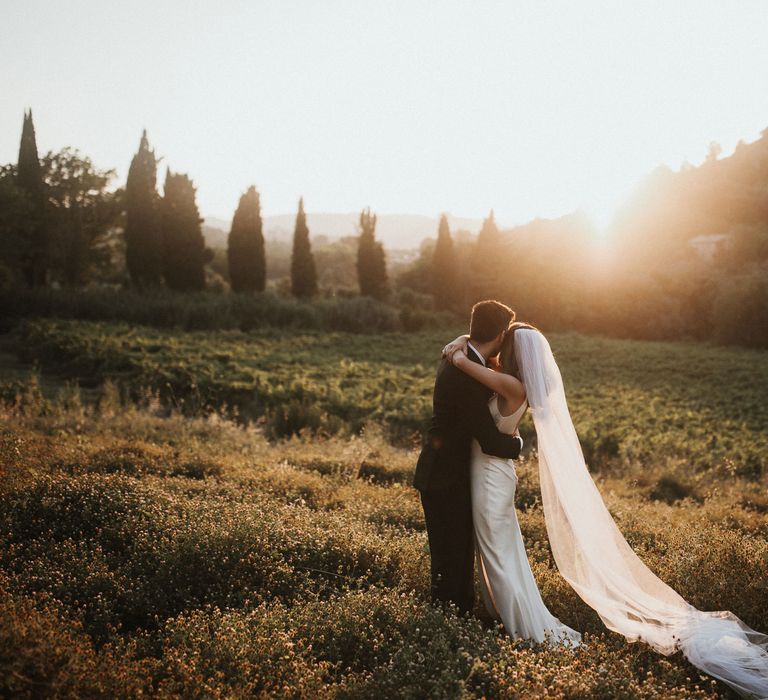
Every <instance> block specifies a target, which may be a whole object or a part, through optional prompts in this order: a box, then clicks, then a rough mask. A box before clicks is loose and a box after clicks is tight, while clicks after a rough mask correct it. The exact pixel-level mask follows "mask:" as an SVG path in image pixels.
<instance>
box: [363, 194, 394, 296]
mask: <svg viewBox="0 0 768 700" xmlns="http://www.w3.org/2000/svg"><path fill="white" fill-rule="evenodd" d="M375 233H376V215H375V214H371V209H370V207H369V208H368V209H364V210H363V211H362V212H360V237H359V238H358V245H357V283H358V285H359V287H360V294H361V295H363V296H369V297H373V298H374V299H385V298H386V296H387V294H388V292H389V288H388V282H387V264H386V256H385V254H384V247H383V246H382V245H381V243H379V242H378V241H377V240H376V238H375Z"/></svg>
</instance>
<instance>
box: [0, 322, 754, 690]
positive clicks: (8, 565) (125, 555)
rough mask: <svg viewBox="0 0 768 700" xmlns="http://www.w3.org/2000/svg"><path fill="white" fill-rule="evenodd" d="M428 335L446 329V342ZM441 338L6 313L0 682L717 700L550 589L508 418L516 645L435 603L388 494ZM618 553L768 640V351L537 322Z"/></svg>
mask: <svg viewBox="0 0 768 700" xmlns="http://www.w3.org/2000/svg"><path fill="white" fill-rule="evenodd" d="M451 332H452V331H451ZM447 333H449V331H447V330H444V331H423V332H418V333H414V334H411V335H406V334H386V333H382V334H377V335H367V336H363V335H351V334H340V333H324V332H313V333H307V332H302V333H297V332H295V331H289V330H279V329H272V330H263V331H257V332H250V333H245V332H242V331H220V332H202V331H201V332H181V331H171V330H158V329H152V328H149V327H141V326H134V327H129V326H127V325H124V324H121V323H113V322H109V323H102V322H99V323H97V322H85V321H63V320H58V321H56V320H37V321H29V322H27V323H25V324H23V325H22V326H20V327H19V328H17V329H16V331H15V332H14V333H13V334H12V335H10V336H8V335H6V336H5V337H4V340H3V344H2V354H1V355H0V358H2V367H3V373H2V377H3V380H2V392H3V401H4V403H3V409H2V413H3V415H2V420H3V428H2V433H1V434H0V445H1V447H2V453H1V454H2V463H1V464H0V469H2V472H1V473H2V481H1V482H0V483H1V487H0V488H2V499H1V500H0V523H2V527H1V528H0V533H2V534H0V538H2V541H0V578H1V579H2V586H1V587H0V588H1V589H2V593H1V594H0V607H2V618H3V620H4V624H3V625H2V626H1V627H0V634H1V635H2V639H0V647H2V649H3V650H4V651H3V656H2V670H3V676H2V678H3V680H2V683H3V685H2V688H3V692H4V693H6V694H11V695H17V696H27V697H39V696H41V695H47V694H53V695H58V696H79V697H94V696H103V697H135V696H136V695H138V694H139V693H151V694H155V695H157V696H159V697H244V696H249V697H251V696H281V697H370V698H374V697H375V698H381V697H390V696H394V695H397V696H412V697H424V696H429V697H435V698H444V697H460V696H465V697H481V696H486V697H507V696H517V697H602V698H616V697H626V698H629V697H643V698H651V697H654V698H688V697H730V695H729V691H727V689H726V688H725V686H723V685H722V684H717V683H715V682H714V681H712V680H711V679H708V678H704V677H702V676H701V675H700V674H699V673H698V672H697V671H696V669H695V668H693V667H692V666H690V665H689V664H688V663H687V662H685V661H684V660H683V659H681V658H680V657H679V655H677V656H672V657H669V658H664V657H661V656H659V655H658V654H655V653H653V652H651V651H650V650H649V649H648V648H647V647H646V646H644V645H643V644H640V643H637V644H628V643H626V642H625V641H624V639H623V638H621V637H619V636H618V635H614V634H611V633H608V632H606V631H605V628H604V627H603V626H602V624H601V623H600V621H599V619H598V618H597V616H596V615H595V614H594V613H593V612H592V610H591V609H589V608H588V607H587V606H586V605H585V604H583V603H582V602H581V600H580V599H579V598H578V597H577V596H576V594H575V593H574V592H573V591H572V589H571V588H570V587H569V586H568V585H567V584H566V583H565V582H564V581H563V580H562V579H561V577H560V576H559V574H558V573H557V569H556V567H555V565H554V563H553V561H552V559H551V555H550V551H549V545H548V540H547V535H546V531H545V528H544V518H543V513H542V510H541V506H540V497H539V489H538V478H537V467H536V458H535V445H534V438H533V435H532V426H531V424H530V423H529V422H527V423H526V425H525V431H524V434H525V436H526V442H527V446H528V454H527V457H526V458H525V460H524V461H523V463H522V464H521V467H520V469H519V473H520V475H521V478H520V485H519V488H518V494H517V507H518V510H519V515H520V521H521V526H522V528H523V534H524V537H525V541H526V546H527V548H528V553H529V557H530V559H531V562H532V566H533V569H534V573H535V575H536V578H537V581H538V583H539V586H540V588H541V590H542V594H543V597H544V600H545V602H546V604H547V605H548V606H549V608H550V609H551V610H552V611H553V613H554V614H555V615H557V616H558V617H560V619H562V620H563V621H564V622H565V623H566V624H569V625H571V626H573V627H575V628H577V629H579V630H582V631H585V632H586V633H587V637H586V641H587V643H586V644H585V645H584V647H583V648H581V649H579V650H577V651H575V652H573V651H566V650H563V649H555V650H551V649H546V648H543V647H542V648H529V647H528V646H527V645H526V644H524V643H522V642H512V641H510V640H509V639H508V638H506V637H505V635H504V634H503V632H502V631H501V630H500V629H498V628H496V627H495V626H494V624H493V622H492V621H491V620H489V619H488V618H487V615H486V614H485V613H484V611H483V610H482V609H481V607H480V605H479V603H478V606H477V608H476V611H475V612H476V616H475V617H474V618H468V619H461V618H458V617H455V616H453V615H447V616H446V615H445V614H443V613H442V612H440V611H438V610H436V609H433V608H432V607H431V606H430V605H429V604H428V603H427V602H426V601H427V596H428V585H429V582H428V579H429V554H428V550H427V544H426V534H425V531H424V522H423V516H422V513H421V506H420V504H419V501H418V496H417V493H416V492H415V491H414V490H413V489H412V488H411V487H410V485H409V482H410V478H411V474H412V470H413V466H414V463H415V457H416V454H417V453H416V449H415V447H416V439H417V438H416V436H417V435H418V432H419V430H420V429H421V428H422V427H423V425H424V421H425V420H426V419H428V417H429V411H430V401H431V384H432V380H433V372H434V368H435V366H436V362H437V354H438V353H439V348H440V347H442V345H443V344H444V343H445V342H446V340H448V339H449V337H446V334H447ZM551 342H552V346H553V349H554V350H555V354H556V356H557V357H558V360H559V363H560V365H561V367H562V370H563V375H564V378H565V383H566V390H567V392H568V397H569V402H570V408H571V411H572V413H573V416H574V422H575V424H576V427H577V430H578V431H579V434H580V437H581V440H582V445H583V447H584V451H585V454H586V456H587V461H588V463H589V464H590V467H591V469H592V471H593V475H594V477H595V479H596V480H597V483H598V485H599V488H600V490H601V492H602V494H603V496H604V498H605V500H606V502H607V504H608V506H609V509H610V510H611V513H612V514H613V515H614V517H615V518H616V520H617V522H618V524H619V527H620V528H621V530H622V532H623V533H624V535H625V536H626V537H627V539H628V541H629V542H630V544H631V545H632V546H633V547H634V548H635V550H636V551H637V552H638V553H639V554H640V556H641V557H642V558H643V559H644V561H646V562H647V563H648V565H649V566H650V567H651V568H652V569H653V570H654V571H655V572H656V573H657V574H658V575H659V576H660V577H661V578H662V579H664V580H665V581H666V582H667V583H669V584H670V585H672V586H673V587H674V588H675V589H676V590H678V591H679V592H680V593H681V595H683V596H684V597H685V598H686V599H687V600H688V601H689V602H691V603H692V604H693V605H695V606H696V607H699V608H701V609H707V610H720V609H729V610H732V611H733V612H734V613H736V614H737V615H738V616H739V617H741V618H742V619H743V620H744V621H745V622H746V623H747V624H749V625H750V626H752V627H753V628H755V629H766V628H768V588H766V581H765V571H766V566H768V541H767V538H768V498H766V495H765V493H766V484H767V483H768V482H767V481H766V469H765V465H766V459H767V458H768V445H767V444H766V435H765V431H764V426H765V425H766V424H767V423H768V415H767V413H768V408H766V405H765V401H764V398H765V397H766V396H767V395H768V356H766V354H765V353H764V352H759V351H750V350H742V349H724V348H714V347H711V346H707V345H703V344H699V345H697V344H693V343H650V342H640V341H619V340H610V339H601V338H595V337H591V338H590V337H586V336H581V335H577V334H573V333H569V334H555V335H553V336H551Z"/></svg>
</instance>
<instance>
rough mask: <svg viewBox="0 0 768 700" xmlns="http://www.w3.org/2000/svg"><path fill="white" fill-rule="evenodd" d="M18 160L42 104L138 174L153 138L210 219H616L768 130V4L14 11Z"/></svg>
mask: <svg viewBox="0 0 768 700" xmlns="http://www.w3.org/2000/svg"><path fill="white" fill-rule="evenodd" d="M0 10H2V22H0V66H2V68H0V162H3V163H5V162H11V161H14V162H15V161H16V158H17V155H18V142H19V136H20V132H21V123H22V117H23V112H24V109H25V108H27V107H32V109H33V113H34V119H35V126H36V129H37V138H38V146H39V149H40V151H41V154H42V153H43V152H45V151H46V150H48V149H59V148H61V147H64V146H67V145H71V146H74V147H77V148H79V149H80V150H81V151H82V152H83V153H85V154H87V155H89V156H91V158H92V159H93V160H94V161H95V163H96V164H97V165H99V166H102V167H115V168H116V169H117V171H118V176H119V178H120V180H121V181H122V180H124V178H125V175H126V173H127V169H128V165H129V163H130V160H131V157H132V155H133V153H134V152H135V151H136V148H137V146H138V143H139V138H140V135H141V130H142V129H143V128H145V127H146V129H147V130H148V134H149V139H150V143H151V144H152V145H153V146H154V147H155V149H156V151H157V153H158V154H159V155H161V156H163V158H164V161H163V164H162V172H161V173H160V179H161V180H162V176H163V174H164V169H165V165H166V164H168V165H170V167H171V169H172V170H175V171H180V172H187V173H189V175H190V176H191V177H192V178H193V180H194V181H195V183H196V185H197V188H198V204H199V206H200V209H201V212H202V213H203V214H204V215H206V216H217V217H221V218H227V219H228V218H230V217H231V215H232V212H233V210H234V208H235V206H236V205H237V201H238V198H239V196H240V194H241V193H242V192H243V191H244V190H245V189H246V188H247V186H248V185H249V184H251V183H253V184H255V185H256V186H257V187H258V189H259V191H260V192H261V196H262V206H263V212H264V214H266V215H271V214H282V213H292V212H295V210H296V205H297V201H298V198H299V196H302V195H303V196H304V198H305V201H306V207H307V210H308V211H310V212H320V211H326V212H347V211H358V210H360V209H361V208H363V207H365V206H371V207H372V208H373V209H374V210H375V211H378V212H380V213H414V214H426V215H431V216H434V215H437V214H438V213H439V212H441V211H448V212H450V213H452V214H454V215H456V216H468V217H481V216H484V215H485V214H486V213H487V212H488V210H489V209H490V208H492V207H493V208H494V209H495V211H496V216H497V219H498V220H499V221H500V222H501V223H502V224H507V225H510V224H515V223H523V222H525V221H527V220H529V219H531V218H533V217H536V216H542V217H550V216H559V215H563V214H566V213H568V212H570V211H572V210H574V209H576V208H584V209H586V210H587V211H588V212H591V213H593V214H594V215H595V216H596V218H597V219H598V220H605V219H606V218H607V216H608V214H609V213H610V211H611V210H612V209H613V207H615V205H616V204H617V203H618V202H620V200H621V198H622V197H623V196H624V195H625V194H626V193H627V192H628V190H630V189H631V187H632V186H633V185H634V184H635V183H637V181H638V180H639V179H640V178H642V177H643V176H644V175H646V174H647V173H648V172H650V171H651V170H653V168H655V167H656V166H658V165H660V164H662V163H666V164H667V165H669V166H670V167H672V168H678V167H679V166H680V164H681V162H682V161H684V160H688V161H690V162H692V163H694V164H696V163H699V162H701V161H702V160H703V158H704V156H705V154H706V152H707V148H708V146H709V143H710V141H717V142H719V143H720V144H721V145H722V146H723V149H724V155H727V154H729V153H730V152H731V151H732V150H733V147H734V146H735V144H736V142H737V141H738V140H739V139H744V140H745V141H753V140H755V139H756V138H758V136H759V134H760V131H761V130H762V129H764V128H766V127H768V1H764V0H753V1H750V0H737V1H734V0H723V1H722V2H711V1H707V0H693V1H687V0H664V1H663V2H652V1H650V0H648V1H645V0H644V1H643V2H631V1H630V0H616V1H615V2H592V1H589V2H588V1H580V0H565V1H563V2H547V1H546V0H531V1H530V2H518V1H515V0H504V1H500V2H490V1H485V0H476V1H470V0H467V1H466V2H453V1H450V0H434V1H432V2H425V1H420V0H404V1H401V0H386V1H382V0H349V1H346V0H344V1H342V0H322V1H321V0H316V1H310V0H305V1H304V2H299V1H293V0H275V1H274V2H267V1H262V0H251V1H241V2H238V1H236V0H216V2H213V1H207V2H204V1H199V2H193V1H192V0H152V1H146V0H131V1H130V2H127V1H126V2H121V1H119V0H110V1H109V2H105V1H104V0H99V1H98V2H88V1H79V0H66V1H62V2H53V1H50V2H42V1H38V0H23V1H22V0H0Z"/></svg>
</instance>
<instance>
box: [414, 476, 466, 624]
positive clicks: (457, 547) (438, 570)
mask: <svg viewBox="0 0 768 700" xmlns="http://www.w3.org/2000/svg"><path fill="white" fill-rule="evenodd" d="M421 505H422V507H423V508H424V520H425V521H426V524H427V537H428V538H429V551H430V557H431V560H432V601H433V602H442V603H448V602H450V603H455V604H456V606H457V607H458V609H459V612H460V613H465V612H471V611H472V607H473V605H474V597H475V595H474V558H475V540H474V529H473V527H472V498H471V495H470V490H469V484H466V486H463V485H462V486H457V485H454V486H452V487H449V488H445V489H436V490H430V491H422V493H421Z"/></svg>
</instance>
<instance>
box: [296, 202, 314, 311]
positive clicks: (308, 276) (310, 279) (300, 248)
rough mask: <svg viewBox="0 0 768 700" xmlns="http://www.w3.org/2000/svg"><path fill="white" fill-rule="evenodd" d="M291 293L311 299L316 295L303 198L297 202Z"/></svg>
mask: <svg viewBox="0 0 768 700" xmlns="http://www.w3.org/2000/svg"><path fill="white" fill-rule="evenodd" d="M291 293H292V294H293V295H294V296H295V297H300V298H306V297H312V296H314V295H315V294H317V270H316V269H315V259H314V257H313V255H312V247H311V245H310V242H309V229H308V228H307V215H306V214H305V213H304V198H303V197H302V198H301V199H300V200H299V211H298V213H297V214H296V228H295V229H294V232H293V254H292V255H291Z"/></svg>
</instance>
